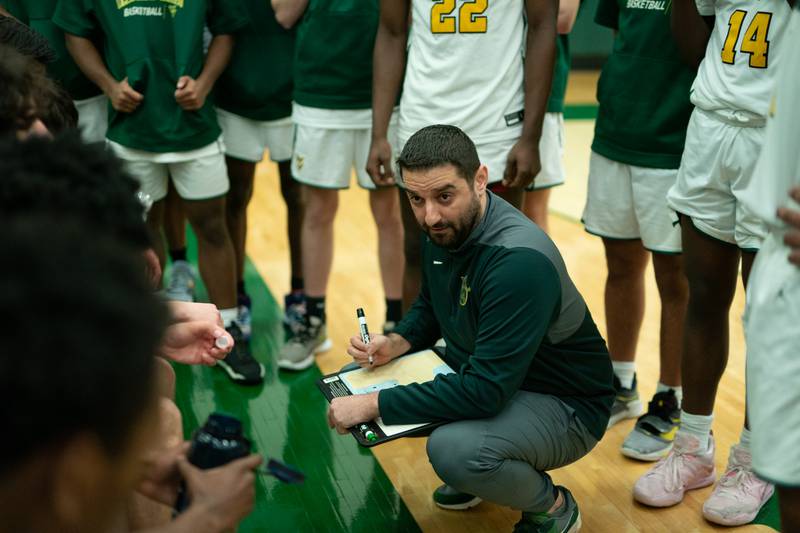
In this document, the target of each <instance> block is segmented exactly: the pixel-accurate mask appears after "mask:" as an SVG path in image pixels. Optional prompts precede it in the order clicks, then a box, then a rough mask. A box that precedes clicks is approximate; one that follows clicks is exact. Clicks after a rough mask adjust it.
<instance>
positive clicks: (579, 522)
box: [565, 511, 583, 533]
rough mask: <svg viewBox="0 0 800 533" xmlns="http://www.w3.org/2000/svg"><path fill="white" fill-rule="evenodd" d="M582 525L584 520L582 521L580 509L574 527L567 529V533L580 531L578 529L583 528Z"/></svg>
mask: <svg viewBox="0 0 800 533" xmlns="http://www.w3.org/2000/svg"><path fill="white" fill-rule="evenodd" d="M581 526H583V522H582V521H581V512H580V511H578V519H577V520H575V523H574V524H572V527H571V528H569V529H568V530H567V531H565V533H578V531H580V530H581Z"/></svg>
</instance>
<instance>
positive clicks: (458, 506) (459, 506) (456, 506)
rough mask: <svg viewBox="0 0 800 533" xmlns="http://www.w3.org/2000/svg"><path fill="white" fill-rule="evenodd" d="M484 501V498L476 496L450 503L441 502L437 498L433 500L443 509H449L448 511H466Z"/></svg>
mask: <svg viewBox="0 0 800 533" xmlns="http://www.w3.org/2000/svg"><path fill="white" fill-rule="evenodd" d="M482 501H483V500H482V499H480V498H478V497H477V496H475V497H474V498H472V499H471V500H470V501H468V502H464V503H453V504H448V503H439V502H437V501H436V500H433V503H435V504H436V506H437V507H441V508H442V509H447V510H448V511H466V510H467V509H471V508H472V507H475V506H476V505H478V504H479V503H481V502H482Z"/></svg>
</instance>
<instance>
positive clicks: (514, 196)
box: [489, 183, 525, 210]
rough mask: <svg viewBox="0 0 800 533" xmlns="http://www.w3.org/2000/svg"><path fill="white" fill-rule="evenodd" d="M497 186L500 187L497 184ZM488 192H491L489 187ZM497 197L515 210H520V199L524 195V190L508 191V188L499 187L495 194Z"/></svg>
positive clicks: (518, 188)
mask: <svg viewBox="0 0 800 533" xmlns="http://www.w3.org/2000/svg"><path fill="white" fill-rule="evenodd" d="M497 185H500V184H499V183H498V184H497ZM489 190H492V186H491V185H490V186H489ZM492 192H494V191H493V190H492ZM495 194H496V195H497V196H499V197H500V198H502V199H503V200H505V201H506V202H508V203H510V204H511V205H513V206H514V207H516V208H517V209H520V210H521V209H522V198H523V195H524V194H525V189H523V188H520V187H517V188H514V189H510V188H508V187H503V186H500V187H499V192H495Z"/></svg>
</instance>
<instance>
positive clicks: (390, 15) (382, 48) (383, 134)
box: [367, 0, 410, 185]
mask: <svg viewBox="0 0 800 533" xmlns="http://www.w3.org/2000/svg"><path fill="white" fill-rule="evenodd" d="M409 6H410V2H409V0H381V14H380V21H379V22H378V33H377V35H376V36H375V50H374V53H373V56H372V144H371V146H370V151H369V158H368V159H367V172H368V173H369V175H370V177H372V180H373V181H374V182H375V183H376V184H378V185H391V184H393V183H394V172H392V147H391V146H390V145H389V141H388V139H387V132H388V131H389V120H391V117H392V110H393V109H394V104H395V102H397V95H398V93H399V91H400V84H401V83H402V81H403V71H404V69H405V64H406V42H407V40H408V20H409V19H408V14H409Z"/></svg>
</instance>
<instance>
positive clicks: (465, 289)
mask: <svg viewBox="0 0 800 533" xmlns="http://www.w3.org/2000/svg"><path fill="white" fill-rule="evenodd" d="M471 291H472V289H471V288H470V286H469V285H467V276H461V294H460V295H459V297H458V305H460V306H461V307H464V306H465V305H467V300H469V293H470V292H471Z"/></svg>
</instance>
